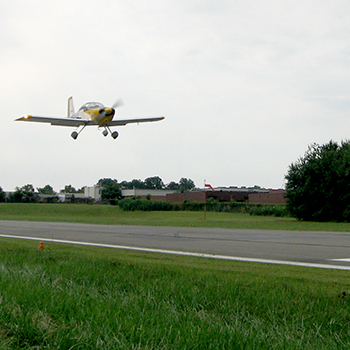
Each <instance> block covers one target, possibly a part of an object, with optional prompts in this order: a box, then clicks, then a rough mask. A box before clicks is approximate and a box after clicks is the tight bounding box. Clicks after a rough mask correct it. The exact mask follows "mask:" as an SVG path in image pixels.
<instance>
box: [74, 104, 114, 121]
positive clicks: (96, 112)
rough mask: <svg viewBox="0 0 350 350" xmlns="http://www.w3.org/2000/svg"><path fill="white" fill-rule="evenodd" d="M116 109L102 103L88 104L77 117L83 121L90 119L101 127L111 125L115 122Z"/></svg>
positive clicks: (79, 111)
mask: <svg viewBox="0 0 350 350" xmlns="http://www.w3.org/2000/svg"><path fill="white" fill-rule="evenodd" d="M114 115H115V109H114V108H111V107H105V106H104V105H103V104H102V103H98V102H88V103H85V104H84V105H83V106H81V107H80V109H79V110H78V112H77V116H78V117H80V118H82V119H90V120H91V121H92V122H95V123H97V124H99V125H103V124H106V123H109V122H111V121H112V120H113V118H114Z"/></svg>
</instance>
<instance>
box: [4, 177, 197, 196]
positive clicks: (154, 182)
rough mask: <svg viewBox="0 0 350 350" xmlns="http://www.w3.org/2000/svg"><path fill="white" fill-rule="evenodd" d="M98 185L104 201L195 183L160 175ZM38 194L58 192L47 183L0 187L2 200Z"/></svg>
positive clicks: (68, 188)
mask: <svg viewBox="0 0 350 350" xmlns="http://www.w3.org/2000/svg"><path fill="white" fill-rule="evenodd" d="M96 185H97V186H99V187H102V193H101V198H102V200H103V201H109V200H115V199H120V198H121V190H122V189H133V188H137V189H152V190H154V189H158V190H162V189H163V190H173V191H176V192H187V191H190V190H192V189H194V188H195V187H196V186H195V183H194V182H193V180H191V179H187V178H181V179H180V181H179V182H178V183H177V182H175V181H171V182H169V183H168V184H164V182H163V180H162V179H161V178H160V177H159V176H153V177H148V178H146V179H145V180H143V181H142V180H140V179H133V180H132V181H122V182H121V183H119V182H118V180H116V179H111V178H102V179H100V180H98V181H97V183H96ZM84 188H85V187H82V188H79V189H76V188H75V187H73V186H72V185H66V186H65V187H64V189H62V190H61V191H60V192H61V193H62V192H63V193H71V194H73V195H74V194H77V193H84ZM38 194H46V195H52V196H55V195H57V194H58V193H57V192H55V191H54V189H53V187H52V186H50V185H46V186H44V187H37V188H36V189H35V188H34V186H33V185H32V184H27V185H24V186H22V187H16V188H15V191H14V192H11V193H10V194H9V195H8V196H6V193H5V192H4V191H3V189H2V188H1V187H0V202H5V201H7V202H17V203H20V202H23V203H30V202H36V201H38V197H39V196H38Z"/></svg>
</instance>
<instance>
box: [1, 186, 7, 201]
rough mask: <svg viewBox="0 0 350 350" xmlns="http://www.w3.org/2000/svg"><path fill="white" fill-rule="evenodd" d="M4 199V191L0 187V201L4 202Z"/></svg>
mask: <svg viewBox="0 0 350 350" xmlns="http://www.w3.org/2000/svg"><path fill="white" fill-rule="evenodd" d="M5 199H6V193H5V192H4V191H3V189H2V188H1V187H0V202H5Z"/></svg>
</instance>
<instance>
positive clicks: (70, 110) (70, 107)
mask: <svg viewBox="0 0 350 350" xmlns="http://www.w3.org/2000/svg"><path fill="white" fill-rule="evenodd" d="M74 114H75V110H74V104H73V97H72V96H71V97H69V99H68V111H67V117H68V118H72V117H74Z"/></svg>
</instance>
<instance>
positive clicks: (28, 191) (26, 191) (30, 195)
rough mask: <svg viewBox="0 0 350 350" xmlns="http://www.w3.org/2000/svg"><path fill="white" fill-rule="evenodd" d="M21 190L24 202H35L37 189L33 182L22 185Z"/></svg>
mask: <svg viewBox="0 0 350 350" xmlns="http://www.w3.org/2000/svg"><path fill="white" fill-rule="evenodd" d="M20 190H21V192H22V194H23V198H22V201H23V202H35V190H34V187H33V185H32V184H28V185H24V186H22V187H21V189H20Z"/></svg>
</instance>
